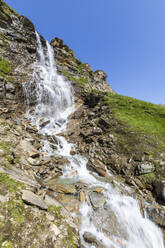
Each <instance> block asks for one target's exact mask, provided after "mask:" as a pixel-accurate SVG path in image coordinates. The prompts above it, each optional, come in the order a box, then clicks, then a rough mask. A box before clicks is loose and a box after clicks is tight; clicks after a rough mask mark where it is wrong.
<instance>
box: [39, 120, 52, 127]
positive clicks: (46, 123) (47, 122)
mask: <svg viewBox="0 0 165 248" xmlns="http://www.w3.org/2000/svg"><path fill="white" fill-rule="evenodd" d="M49 123H50V120H47V121H44V122H42V123H41V124H40V128H44V127H45V126H46V125H48V124H49Z"/></svg>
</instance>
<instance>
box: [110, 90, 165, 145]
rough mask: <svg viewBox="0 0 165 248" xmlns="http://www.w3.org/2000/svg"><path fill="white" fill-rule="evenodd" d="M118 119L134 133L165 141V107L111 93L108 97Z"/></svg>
mask: <svg viewBox="0 0 165 248" xmlns="http://www.w3.org/2000/svg"><path fill="white" fill-rule="evenodd" d="M106 100H107V103H108V105H109V106H110V107H111V108H112V111H113V113H114V114H115V117H116V118H119V119H120V120H122V121H123V122H124V123H125V124H127V125H129V126H130V128H131V129H132V131H135V132H138V133H145V134H149V135H152V136H154V137H155V138H156V139H158V141H160V140H162V141H165V107H164V106H161V105H156V104H152V103H149V102H145V101H141V100H137V99H135V98H131V97H127V96H122V95H118V94H115V93H109V94H108V96H107V97H106Z"/></svg>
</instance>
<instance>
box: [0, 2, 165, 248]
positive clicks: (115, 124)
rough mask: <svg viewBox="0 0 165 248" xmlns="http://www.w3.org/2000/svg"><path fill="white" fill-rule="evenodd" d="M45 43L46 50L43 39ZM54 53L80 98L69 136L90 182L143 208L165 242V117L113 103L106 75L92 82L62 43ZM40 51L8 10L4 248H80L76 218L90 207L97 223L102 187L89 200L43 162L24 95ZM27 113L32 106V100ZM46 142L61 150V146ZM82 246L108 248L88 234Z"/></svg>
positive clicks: (0, 167) (1, 27)
mask: <svg viewBox="0 0 165 248" xmlns="http://www.w3.org/2000/svg"><path fill="white" fill-rule="evenodd" d="M41 42H42V45H43V46H46V41H45V40H44V38H43V37H41ZM51 45H52V47H53V49H54V54H55V60H56V64H57V70H58V73H59V74H61V75H63V77H64V78H65V79H66V80H68V81H69V82H70V84H71V85H72V89H73V92H74V96H75V106H76V110H75V112H74V113H73V114H72V115H71V116H70V117H69V123H68V127H67V130H66V131H65V132H64V133H63V134H62V135H63V136H65V138H66V139H67V140H68V141H69V142H72V143H74V144H75V146H76V151H77V152H79V153H80V154H81V155H83V156H85V157H86V158H87V159H88V164H87V167H88V169H89V170H90V171H91V172H94V173H96V175H97V176H98V177H100V178H102V180H103V181H106V182H109V183H111V184H112V185H113V186H114V188H118V190H119V192H120V193H121V195H124V194H127V195H133V196H134V197H135V198H136V199H138V200H139V202H140V205H141V212H142V214H144V212H147V214H148V216H149V218H150V219H151V220H152V221H154V222H155V223H156V224H157V225H158V226H159V227H160V228H161V229H162V231H163V232H164V235H165V207H164V205H165V166H164V165H165V134H164V133H165V107H164V106H158V105H154V104H151V103H147V102H144V101H140V100H136V99H133V98H129V97H125V96H121V95H118V94H116V93H114V92H113V90H112V89H111V87H110V86H109V84H108V83H107V81H106V78H107V75H106V73H105V72H103V71H101V70H97V71H95V72H93V71H92V69H91V67H90V66H89V65H88V64H87V63H82V62H81V61H80V60H78V59H77V58H76V57H75V55H74V52H73V51H72V50H71V49H70V48H69V47H68V46H67V45H65V44H63V41H62V40H61V39H59V38H55V39H53V40H52V41H51ZM36 49H37V43H36V34H35V28H34V25H33V24H32V23H31V22H30V21H29V20H28V19H27V18H26V17H24V16H20V15H18V14H17V13H16V12H15V11H14V10H13V9H11V8H10V7H9V6H7V5H6V4H5V3H4V2H3V1H2V0H1V1H0V206H1V207H0V245H1V246H2V247H29V248H32V247H80V246H81V245H80V237H79V232H78V227H79V224H80V218H79V217H77V218H73V216H72V214H73V213H74V214H75V213H78V211H79V208H80V205H81V203H82V202H84V201H85V199H87V198H89V199H90V201H91V202H92V205H93V208H94V209H97V211H96V215H95V218H96V220H97V218H99V216H100V215H101V214H102V212H101V213H100V212H99V211H100V210H99V209H100V208H102V204H103V202H104V199H103V195H102V194H101V191H102V190H101V188H99V187H98V188H94V189H91V191H90V192H89V191H87V189H86V185H85V184H83V183H81V184H76V185H75V184H71V185H65V184H61V183H59V182H57V181H56V179H57V178H58V177H59V176H61V175H62V168H63V165H64V164H65V163H67V161H66V158H63V157H62V156H54V157H51V158H48V157H44V156H43V154H42V153H41V147H42V142H43V140H44V139H45V137H44V136H43V135H42V134H41V133H39V131H38V130H37V129H36V127H35V126H32V125H31V124H30V122H29V121H28V120H27V119H26V116H25V115H24V114H25V109H26V106H25V98H24V95H25V94H24V92H23V87H22V85H23V84H25V83H27V82H30V80H31V78H32V77H33V72H34V67H33V64H34V62H35V61H36V59H37V56H38V55H37V52H36ZM30 104H31V105H35V99H34V98H33V97H31V103H30ZM41 125H43V126H44V125H46V123H44V122H43V123H42V124H41ZM47 138H48V140H49V141H50V143H51V149H52V150H55V149H56V142H55V138H54V137H53V136H50V137H47ZM71 152H72V153H74V152H75V151H74V150H73V151H71ZM109 172H110V173H112V174H113V176H111V177H110V176H109ZM121 185H125V187H123V186H121ZM126 187H129V188H130V191H127V190H126ZM104 214H105V216H108V217H107V218H110V219H111V222H110V223H109V222H107V224H106V225H105V226H104V229H105V233H106V232H109V230H110V232H114V233H118V227H117V225H116V220H115V218H114V216H113V214H112V213H108V212H107V210H106V209H104ZM84 238H85V239H86V241H87V243H88V242H89V243H91V244H94V245H95V246H96V247H103V246H102V244H100V243H98V242H97V240H95V239H94V238H93V237H91V236H90V235H89V234H88V233H86V234H85V237H84ZM120 245H121V244H120Z"/></svg>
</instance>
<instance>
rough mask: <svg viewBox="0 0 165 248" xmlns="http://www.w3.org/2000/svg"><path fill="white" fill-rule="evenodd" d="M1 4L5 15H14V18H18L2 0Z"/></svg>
mask: <svg viewBox="0 0 165 248" xmlns="http://www.w3.org/2000/svg"><path fill="white" fill-rule="evenodd" d="M1 2H2V3H3V5H2V9H3V11H4V13H5V14H6V15H8V16H10V14H11V13H12V14H15V15H16V16H19V14H18V13H17V12H16V11H15V10H14V9H12V8H11V7H10V6H9V5H7V4H6V3H5V2H4V1H3V0H1Z"/></svg>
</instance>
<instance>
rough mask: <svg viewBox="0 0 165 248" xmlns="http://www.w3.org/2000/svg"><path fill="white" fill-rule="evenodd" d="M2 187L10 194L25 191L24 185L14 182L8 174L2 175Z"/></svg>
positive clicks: (0, 179)
mask: <svg viewBox="0 0 165 248" xmlns="http://www.w3.org/2000/svg"><path fill="white" fill-rule="evenodd" d="M0 186H5V187H6V188H7V189H8V190H9V192H10V193H15V192H16V191H17V190H19V189H20V188H21V189H25V186H24V185H23V183H20V182H16V181H14V180H13V179H12V178H10V177H9V176H8V175H7V174H6V173H0Z"/></svg>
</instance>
